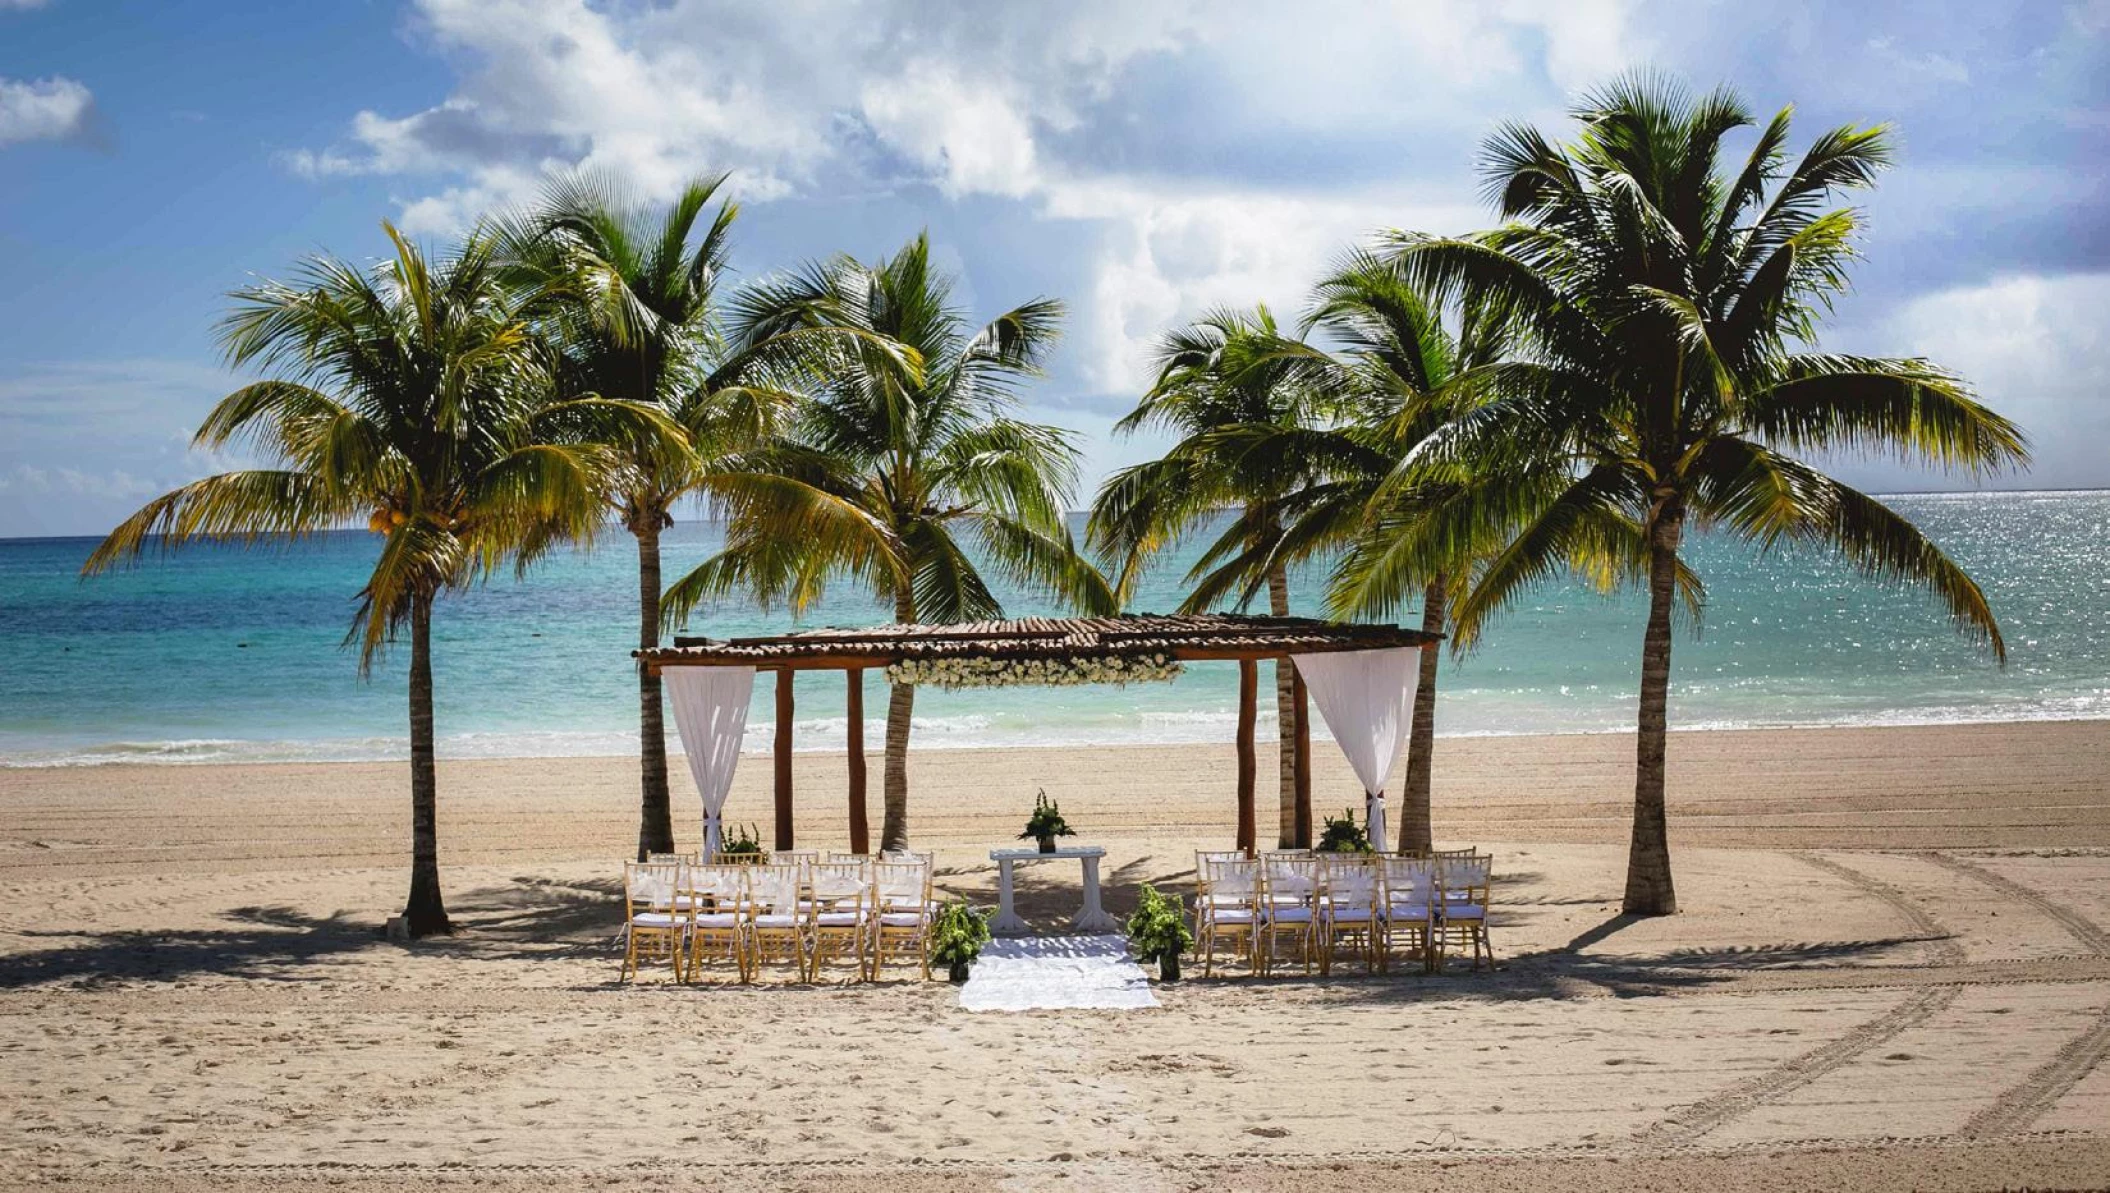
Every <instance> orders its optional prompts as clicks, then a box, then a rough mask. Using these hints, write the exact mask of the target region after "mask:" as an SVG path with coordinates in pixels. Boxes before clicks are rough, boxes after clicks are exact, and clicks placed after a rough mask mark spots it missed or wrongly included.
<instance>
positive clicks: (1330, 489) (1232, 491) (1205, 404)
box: [1088, 307, 1384, 848]
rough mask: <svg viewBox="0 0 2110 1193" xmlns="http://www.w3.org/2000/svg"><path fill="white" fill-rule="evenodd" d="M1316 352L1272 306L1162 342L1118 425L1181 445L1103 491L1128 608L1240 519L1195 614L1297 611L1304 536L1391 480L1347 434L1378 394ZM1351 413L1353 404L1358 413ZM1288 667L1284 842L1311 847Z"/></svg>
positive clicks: (1201, 563)
mask: <svg viewBox="0 0 2110 1193" xmlns="http://www.w3.org/2000/svg"><path fill="white" fill-rule="evenodd" d="M1314 359H1315V350H1312V349H1310V348H1309V347H1308V346H1307V345H1305V344H1303V343H1302V342H1300V341H1298V340H1297V339H1295V338H1294V337H1291V336H1288V335H1286V334H1285V333H1283V332H1282V331H1281V330H1280V329H1279V328H1278V327H1277V326H1276V323H1275V319H1274V316H1273V315H1272V314H1270V313H1269V312H1268V310H1267V308H1266V307H1260V308H1257V309H1255V310H1254V311H1252V312H1243V311H1228V310H1219V311H1212V312H1210V313H1208V314H1207V315H1205V316H1203V317H1202V318H1201V319H1199V320H1197V321H1196V322H1194V323H1193V324H1191V325H1189V326H1187V327H1184V328H1180V329H1178V330H1176V331H1173V332H1169V333H1167V334H1166V335H1165V336H1164V337H1163V338H1162V339H1161V340H1160V341H1159V343H1158V348H1157V352H1156V359H1155V361H1154V365H1155V367H1156V372H1157V380H1156V382H1155V383H1154V384H1153V385H1152V386H1151V388H1150V391H1149V392H1148V393H1146V394H1144V395H1143V399H1142V401H1141V402H1139V403H1138V404H1137V406H1136V408H1135V410H1133V411H1131V412H1130V413H1129V414H1128V415H1127V417H1125V418H1123V419H1122V420H1121V421H1120V422H1118V423H1116V424H1114V426H1115V430H1116V431H1118V432H1121V433H1124V434H1129V433H1134V432H1136V431H1139V430H1142V429H1146V428H1151V429H1159V430H1164V431H1169V432H1171V433H1173V434H1175V435H1178V436H1179V439H1178V440H1177V441H1176V442H1175V443H1174V444H1173V445H1172V447H1171V448H1169V449H1168V450H1167V451H1166V452H1165V454H1164V455H1163V456H1160V457H1159V458H1157V459H1155V460H1148V461H1145V462H1143V463H1141V464H1136V465H1133V466H1131V467H1128V468H1124V469H1121V470H1119V471H1117V472H1115V473H1114V474H1113V475H1112V476H1109V477H1108V478H1107V479H1106V481H1105V483H1104V484H1103V485H1101V487H1100V489H1099V494H1098V497H1097V499H1096V500H1095V501H1094V502H1093V504H1092V514H1091V520H1090V522H1089V524H1088V535H1089V541H1090V542H1091V544H1092V546H1093V547H1094V548H1095V549H1097V550H1099V551H1101V552H1104V553H1106V554H1108V555H1110V556H1112V557H1113V558H1114V559H1116V560H1118V561H1119V563H1120V589H1121V592H1122V594H1123V595H1124V597H1125V596H1126V595H1127V594H1128V593H1129V592H1130V591H1131V590H1132V589H1133V587H1134V585H1135V584H1136V582H1137V580H1138V578H1139V576H1140V575H1141V573H1142V571H1143V569H1144V567H1145V566H1146V565H1147V564H1148V563H1149V561H1150V560H1151V558H1152V557H1154V556H1155V555H1156V554H1157V553H1158V552H1159V551H1161V550H1163V549H1165V548H1166V547H1168V546H1170V545H1173V544H1175V543H1177V542H1179V541H1180V540H1181V539H1183V538H1185V537H1186V536H1188V535H1190V534H1193V533H1195V532H1197V531H1199V530H1202V529H1203V528H1205V527H1212V528H1213V527H1214V526H1215V525H1216V524H1217V523H1218V521H1219V519H1221V518H1222V517H1223V515H1224V513H1225V511H1231V513H1232V516H1231V517H1230V518H1229V520H1228V521H1227V522H1224V523H1223V524H1222V526H1221V529H1220V530H1218V531H1217V532H1216V536H1215V538H1214V539H1213V540H1212V541H1211V542H1210V544H1209V546H1208V548H1207V549H1206V550H1204V551H1203V553H1202V555H1201V557H1200V559H1198V560H1197V561H1196V562H1195V564H1194V566H1193V567H1192V568H1191V569H1189V571H1188V573H1187V575H1186V577H1185V582H1186V584H1187V585H1188V586H1189V592H1188V595H1187V597H1186V599H1185V600H1184V601H1182V602H1181V604H1180V611H1181V612H1183V613H1195V612H1201V611H1204V610H1207V609H1210V608H1213V607H1216V606H1217V605H1219V604H1221V603H1222V602H1224V601H1226V600H1227V599H1232V600H1235V601H1236V602H1237V603H1238V604H1240V605H1244V604H1246V603H1248V602H1250V601H1251V600H1252V599H1253V598H1254V597H1255V596H1257V595H1258V593H1259V591H1260V590H1261V589H1262V588H1265V589H1266V591H1267V599H1268V612H1269V613H1271V614H1272V615H1274V616H1276V617H1287V616H1289V611H1290V587H1289V567H1290V563H1291V562H1292V560H1293V559H1294V558H1295V557H1296V555H1297V553H1296V552H1294V551H1291V550H1289V549H1287V548H1288V546H1289V542H1288V539H1287V537H1286V536H1287V535H1288V532H1289V530H1290V527H1291V526H1292V525H1293V524H1294V523H1295V522H1296V520H1297V519H1298V518H1299V517H1302V516H1307V515H1308V513H1309V511H1311V510H1312V509H1313V508H1315V507H1321V506H1327V505H1329V504H1330V503H1331V502H1332V501H1333V500H1334V499H1335V498H1337V497H1338V494H1339V489H1338V488H1337V486H1338V484H1339V483H1340V482H1341V481H1342V479H1343V477H1355V476H1363V477H1368V476H1370V475H1373V474H1375V475H1382V473H1383V465H1384V461H1383V459H1382V458H1381V457H1379V456H1376V455H1374V454H1372V453H1371V451H1370V450H1369V449H1368V448H1367V447H1366V446H1363V445H1359V444H1357V443H1356V442H1354V440H1353V439H1352V437H1350V436H1345V435H1343V434H1340V433H1339V430H1340V428H1341V427H1342V426H1343V424H1344V423H1350V422H1353V421H1354V420H1355V418H1356V416H1357V414H1358V412H1360V411H1361V407H1360V406H1359V405H1358V403H1360V402H1361V401H1362V400H1363V399H1364V398H1365V397H1367V393H1366V391H1363V390H1360V389H1349V390H1347V391H1345V392H1344V391H1343V389H1342V388H1340V387H1338V386H1333V385H1328V384H1325V383H1323V382H1320V383H1314V379H1313V374H1314V373H1315V372H1323V369H1320V368H1315V367H1314ZM1344 402H1345V403H1346V405H1344ZM1292 683H1293V677H1292V674H1291V671H1290V667H1289V665H1288V664H1287V663H1281V662H1278V663H1276V664H1275V708H1276V719H1277V724H1278V729H1279V732H1280V740H1281V748H1280V750H1279V752H1278V755H1277V759H1278V770H1279V773H1278V778H1279V788H1280V795H1279V799H1278V806H1279V817H1278V824H1279V831H1278V841H1279V843H1280V844H1281V845H1282V846H1283V847H1285V848H1288V847H1292V846H1296V845H1300V844H1305V842H1300V841H1298V840H1297V795H1296V774H1295V732H1296V728H1295V714H1296V700H1295V696H1294V690H1293V688H1292Z"/></svg>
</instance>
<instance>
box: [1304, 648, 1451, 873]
mask: <svg viewBox="0 0 2110 1193" xmlns="http://www.w3.org/2000/svg"><path fill="white" fill-rule="evenodd" d="M1291 661H1293V662H1294V663H1296V665H1297V673H1298V674H1300V675H1302V676H1303V677H1304V686H1305V687H1306V688H1307V689H1308V690H1309V691H1310V692H1311V702H1312V703H1313V704H1316V705H1318V706H1319V715H1320V716H1321V717H1324V718H1325V719H1326V728H1327V730H1328V731H1329V732H1331V733H1332V734H1333V740H1334V741H1336V742H1338V743H1340V746H1341V752H1342V753H1343V754H1346V755H1347V756H1348V765H1349V766H1351V767H1354V768H1355V777H1356V778H1358V779H1361V780H1362V781H1363V792H1364V800H1365V802H1364V808H1363V812H1364V816H1365V818H1366V820H1367V824H1368V827H1367V831H1368V832H1369V834H1370V845H1371V847H1372V848H1374V849H1376V850H1377V851H1378V852H1380V853H1383V852H1384V851H1385V831H1386V824H1385V778H1386V776H1388V775H1390V774H1391V773H1392V764H1393V763H1395V762H1397V761H1398V760H1399V750H1400V747H1401V746H1402V745H1404V744H1405V743H1406V740H1407V721H1408V717H1409V710H1410V709H1411V708H1412V707H1413V704H1414V685H1415V682H1416V680H1417V679H1418V678H1419V675H1420V667H1421V649H1420V648H1419V647H1414V646H1401V647H1395V648H1392V649H1389V650H1345V651H1337V652H1332V653H1328V654H1306V655H1292V656H1291Z"/></svg>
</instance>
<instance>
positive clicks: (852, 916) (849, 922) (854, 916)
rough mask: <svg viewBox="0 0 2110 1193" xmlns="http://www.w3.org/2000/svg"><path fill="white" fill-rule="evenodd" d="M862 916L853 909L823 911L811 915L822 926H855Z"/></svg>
mask: <svg viewBox="0 0 2110 1193" xmlns="http://www.w3.org/2000/svg"><path fill="white" fill-rule="evenodd" d="M863 919H864V917H863V916H861V915H859V914H858V913H856V912H854V911H824V912H822V913H820V914H819V915H817V916H815V917H813V922H814V923H816V924H819V925H820V926H821V927H823V928H855V927H856V926H857V925H858V922H859V921H861V920H863Z"/></svg>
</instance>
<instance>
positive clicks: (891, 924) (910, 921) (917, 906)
mask: <svg viewBox="0 0 2110 1193" xmlns="http://www.w3.org/2000/svg"><path fill="white" fill-rule="evenodd" d="M872 887H873V895H874V897H875V901H876V904H877V906H876V907H875V908H874V910H875V912H876V913H877V914H876V915H875V916H874V917H873V921H872V970H871V973H872V978H873V980H875V981H876V980H878V978H879V971H880V970H881V969H883V968H884V967H885V966H886V963H887V961H888V959H889V958H892V959H895V960H899V959H900V958H902V957H903V956H914V957H915V958H916V959H917V960H918V961H920V962H921V963H922V965H923V980H924V981H926V982H927V981H929V980H930V923H931V917H932V916H934V915H935V914H937V912H936V908H937V904H936V903H935V902H934V901H933V900H932V899H931V889H930V863H929V862H928V861H923V860H919V859H916V858H912V857H908V856H906V855H903V856H901V857H885V858H881V859H880V860H878V861H876V862H873V863H872Z"/></svg>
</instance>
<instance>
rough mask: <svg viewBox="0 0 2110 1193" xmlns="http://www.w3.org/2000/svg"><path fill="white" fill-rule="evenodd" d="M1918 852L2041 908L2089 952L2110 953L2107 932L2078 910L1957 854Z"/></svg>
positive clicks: (1941, 864)
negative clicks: (1955, 855)
mask: <svg viewBox="0 0 2110 1193" xmlns="http://www.w3.org/2000/svg"><path fill="white" fill-rule="evenodd" d="M1920 856H1921V857H1922V858H1925V859H1926V860H1928V861H1930V862H1933V863H1934V864H1935V865H1937V866H1940V867H1942V868H1943V869H1945V870H1950V871H1953V872H1955V873H1957V874H1961V875H1963V876H1964V877H1966V878H1969V879H1972V880H1974V881H1977V882H1980V883H1983V884H1985V885H1986V886H1989V887H1992V888H1993V889H1994V890H1996V891H1999V892H2000V893H2001V894H2003V895H2006V896H2007V897H2008V898H2010V899H2013V900H2015V901H2016V902H2017V903H2024V904H2027V905H2029V906H2030V907H2033V908H2035V909H2037V910H2038V911H2041V912H2043V913H2044V914H2045V915H2047V916H2049V917H2051V918H2052V919H2054V920H2057V921H2058V923H2059V926H2060V927H2062V928H2064V929H2066V932H2067V934H2068V935H2070V936H2072V937H2073V938H2074V939H2075V940H2078V941H2080V942H2081V945H2082V947H2084V948H2086V949H2087V950H2088V951H2089V952H2091V953H2098V954H2110V932H2104V931H2103V930H2102V929H2101V928H2099V927H2097V926H2096V924H2095V921H2093V920H2091V919H2089V918H2088V917H2087V916H2084V915H2082V914H2081V913H2080V912H2077V911H2075V910H2073V909H2072V908H2070V907H2067V906H2065V905H2064V904H2061V903H2054V902H2052V901H2051V900H2050V899H2047V898H2045V897H2044V896H2043V895H2040V894H2038V893H2037V892H2036V891H2033V890H2031V889H2030V888H2028V887H2026V886H2023V885H2022V884H2021V883H2019V882H2016V881H2015V880H2014V879H2012V878H2008V877H2007V876H2005V875H2002V874H1995V873H1994V872H1993V871H1991V870H1988V869H1986V868H1985V867H1984V866H1981V865H1979V864H1977V863H1976V862H1968V861H1965V860H1964V859H1962V858H1960V857H1952V856H1951V855H1949V854H1946V853H1923V854H1920Z"/></svg>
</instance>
